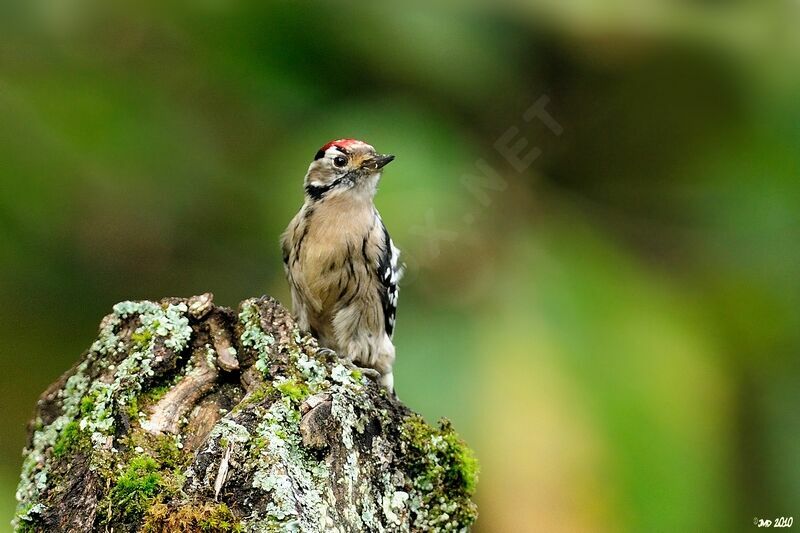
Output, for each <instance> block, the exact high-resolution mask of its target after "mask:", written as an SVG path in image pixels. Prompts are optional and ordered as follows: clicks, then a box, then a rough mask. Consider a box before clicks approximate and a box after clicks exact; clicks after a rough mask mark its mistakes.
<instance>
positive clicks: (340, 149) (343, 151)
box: [334, 145, 350, 155]
mask: <svg viewBox="0 0 800 533" xmlns="http://www.w3.org/2000/svg"><path fill="white" fill-rule="evenodd" d="M334 148H336V149H337V150H339V151H340V152H342V153H343V154H345V155H347V154H349V153H350V152H348V151H347V150H345V149H344V148H342V147H341V146H336V145H334Z"/></svg>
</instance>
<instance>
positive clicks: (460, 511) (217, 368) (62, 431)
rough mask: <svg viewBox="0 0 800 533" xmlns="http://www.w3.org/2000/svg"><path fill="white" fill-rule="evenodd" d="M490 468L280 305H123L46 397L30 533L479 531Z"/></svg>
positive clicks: (20, 514) (23, 514)
mask: <svg viewBox="0 0 800 533" xmlns="http://www.w3.org/2000/svg"><path fill="white" fill-rule="evenodd" d="M476 470H477V465H476V461H475V459H474V457H473V455H472V453H471V451H470V450H469V448H467V447H466V446H465V444H464V443H463V442H462V441H461V440H460V439H459V438H458V436H457V435H456V434H455V433H454V431H453V430H452V428H451V427H450V425H449V423H448V422H446V421H442V422H441V424H440V426H439V427H438V428H434V427H431V426H429V425H428V424H426V423H425V422H424V421H423V419H422V418H421V417H420V416H419V415H416V414H414V413H413V412H411V411H410V410H409V409H408V408H406V407H405V406H404V405H403V404H401V403H400V402H399V401H398V400H396V399H395V398H394V397H393V396H392V395H391V394H387V393H386V391H385V390H383V389H382V388H380V387H379V386H377V385H376V384H375V383H374V382H372V381H371V380H370V379H368V378H367V377H365V376H363V375H362V374H361V372H360V371H359V370H358V369H356V368H353V367H351V366H348V365H347V364H346V363H344V362H343V361H342V360H341V359H339V358H338V357H337V356H336V354H334V353H332V352H330V351H328V350H321V349H320V348H319V347H318V345H317V343H316V340H315V339H314V338H313V337H311V336H309V335H307V334H305V333H303V332H300V331H299V330H298V328H297V326H296V324H295V322H294V321H293V320H292V318H291V316H290V314H289V313H288V312H287V311H286V310H285V309H284V308H283V307H282V306H281V305H280V304H279V303H278V302H277V301H275V300H274V299H272V298H269V297H262V298H258V299H250V300H246V301H244V302H242V303H241V304H240V306H239V310H238V312H234V311H233V310H231V309H227V308H224V307H217V306H215V305H213V302H212V296H211V295H210V294H205V295H202V296H195V297H193V298H190V299H166V300H163V301H161V302H150V301H142V302H123V303H120V304H117V305H116V306H114V312H113V313H112V314H110V315H108V316H106V317H105V318H104V319H103V321H102V323H101V324H100V332H99V335H98V337H97V340H96V341H95V342H94V344H92V346H91V348H90V349H89V350H88V351H87V352H86V353H85V354H84V355H83V357H82V358H81V360H80V361H79V362H78V364H76V365H75V366H74V367H73V368H72V369H71V370H69V371H68V372H67V373H66V374H64V375H63V376H62V377H61V378H60V379H59V380H58V381H57V382H56V383H54V384H53V385H51V386H50V387H49V388H48V390H47V391H45V392H44V394H43V395H42V396H41V398H40V399H39V402H38V407H37V412H36V416H35V418H34V419H33V421H32V422H31V425H30V435H29V442H28V447H27V448H26V450H25V459H24V463H23V467H22V475H21V480H20V483H19V488H18V490H17V499H18V501H19V506H18V509H17V516H16V519H15V521H14V526H15V529H16V530H17V531H26V532H27V531H58V532H62V531H69V532H89V531H109V532H110V531H113V532H132V531H143V532H157V531H169V532H176V531H188V532H191V531H204V532H209V531H212V532H213V531H219V532H223V531H224V532H228V531H254V532H260V531H311V532H313V531H320V532H322V531H326V532H327V531H340V532H351V531H352V532H361V531H448V530H455V531H463V530H468V529H469V527H470V526H471V524H472V523H473V522H474V520H475V518H476V516H477V510H476V507H475V505H474V503H472V502H471V501H470V496H471V495H472V493H473V492H474V490H475V484H476Z"/></svg>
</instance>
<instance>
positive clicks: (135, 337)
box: [131, 321, 158, 348]
mask: <svg viewBox="0 0 800 533" xmlns="http://www.w3.org/2000/svg"><path fill="white" fill-rule="evenodd" d="M156 324H158V321H155V322H154V323H153V326H154V327H158V326H156ZM152 338H153V332H152V331H151V330H149V329H145V330H141V331H136V332H135V333H133V334H132V335H131V341H132V342H133V343H135V344H137V345H138V346H139V347H141V348H144V347H146V346H147V345H148V344H149V343H150V339H152Z"/></svg>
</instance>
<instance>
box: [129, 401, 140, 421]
mask: <svg viewBox="0 0 800 533" xmlns="http://www.w3.org/2000/svg"><path fill="white" fill-rule="evenodd" d="M126 410H127V412H128V417H129V418H130V419H131V420H137V419H138V418H139V399H138V398H137V397H136V396H134V397H133V398H131V400H130V403H129V404H128V407H127V408H126Z"/></svg>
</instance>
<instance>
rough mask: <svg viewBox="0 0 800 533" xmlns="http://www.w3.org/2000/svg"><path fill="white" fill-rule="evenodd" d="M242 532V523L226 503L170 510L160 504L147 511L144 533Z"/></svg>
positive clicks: (183, 506)
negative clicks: (176, 532) (175, 532)
mask: <svg viewBox="0 0 800 533" xmlns="http://www.w3.org/2000/svg"><path fill="white" fill-rule="evenodd" d="M173 531H181V532H186V533H195V532H204V533H206V532H207V533H239V532H241V531H244V529H243V527H242V525H241V523H240V522H239V520H238V519H237V518H236V516H234V514H233V513H232V512H231V510H230V509H228V506H227V505H225V504H224V503H220V504H213V503H202V504H201V503H195V504H187V505H181V506H179V507H169V506H167V505H166V504H163V503H157V504H155V505H153V506H152V507H150V509H148V511H147V516H146V517H145V521H144V524H143V525H142V532H143V533H166V532H170V533H171V532H173Z"/></svg>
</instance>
